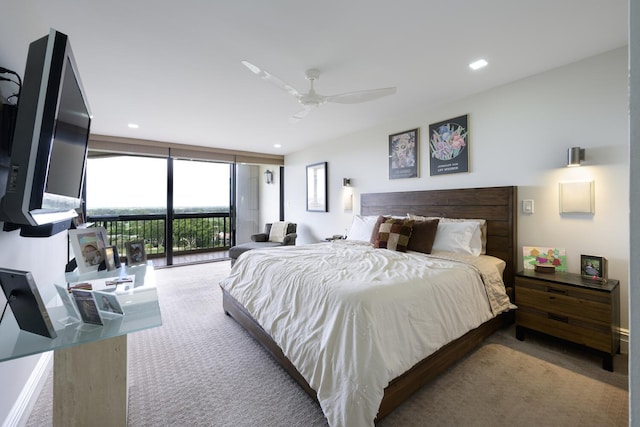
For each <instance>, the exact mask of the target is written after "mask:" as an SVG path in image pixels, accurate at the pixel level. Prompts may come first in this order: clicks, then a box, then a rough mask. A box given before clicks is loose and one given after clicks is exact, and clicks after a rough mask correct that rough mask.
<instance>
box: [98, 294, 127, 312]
mask: <svg viewBox="0 0 640 427" xmlns="http://www.w3.org/2000/svg"><path fill="white" fill-rule="evenodd" d="M93 296H94V297H95V299H96V303H97V304H98V310H100V311H104V312H107V313H113V314H124V312H123V311H122V306H121V305H120V301H118V298H117V297H116V296H115V294H113V293H110V292H100V291H94V292H93Z"/></svg>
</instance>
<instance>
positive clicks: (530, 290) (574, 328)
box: [515, 270, 620, 371]
mask: <svg viewBox="0 0 640 427" xmlns="http://www.w3.org/2000/svg"><path fill="white" fill-rule="evenodd" d="M619 284H620V282H619V281H618V280H615V279H607V280H603V281H598V280H593V279H587V278H583V277H582V276H580V275H579V274H572V273H560V272H556V273H537V272H535V271H533V270H524V271H521V272H519V273H517V274H516V283H515V294H516V298H515V304H516V305H517V306H518V309H517V310H516V338H518V339H519V340H520V341H522V340H524V331H525V329H532V330H536V331H539V332H543V333H545V334H548V335H553V336H555V337H558V338H562V339H565V340H567V341H571V342H574V343H577V344H581V345H584V346H586V347H589V348H592V349H595V350H598V351H600V352H602V353H603V361H602V368H603V369H606V370H608V371H613V356H614V354H616V353H619V352H620V287H619Z"/></svg>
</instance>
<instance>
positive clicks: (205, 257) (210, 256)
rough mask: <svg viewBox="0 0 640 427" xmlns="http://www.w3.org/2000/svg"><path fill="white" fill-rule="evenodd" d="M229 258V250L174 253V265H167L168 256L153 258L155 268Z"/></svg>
mask: <svg viewBox="0 0 640 427" xmlns="http://www.w3.org/2000/svg"><path fill="white" fill-rule="evenodd" d="M228 259H229V251H215V252H205V253H200V254H192V255H174V256H173V265H170V266H167V259H166V258H152V259H151V261H152V262H153V266H154V267H155V268H163V267H172V266H177V265H186V264H199V263H203V262H213V261H225V260H228Z"/></svg>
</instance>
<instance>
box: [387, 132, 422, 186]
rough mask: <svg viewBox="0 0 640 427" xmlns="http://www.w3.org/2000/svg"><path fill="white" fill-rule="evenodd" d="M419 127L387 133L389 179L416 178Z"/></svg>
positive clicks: (418, 158) (418, 159) (418, 160)
mask: <svg viewBox="0 0 640 427" xmlns="http://www.w3.org/2000/svg"><path fill="white" fill-rule="evenodd" d="M419 146H420V134H419V128H417V129H411V130H406V131H404V132H398V133H394V134H393V135H389V179H401V178H418V175H419V174H418V166H419V162H420V156H419V154H420V151H419Z"/></svg>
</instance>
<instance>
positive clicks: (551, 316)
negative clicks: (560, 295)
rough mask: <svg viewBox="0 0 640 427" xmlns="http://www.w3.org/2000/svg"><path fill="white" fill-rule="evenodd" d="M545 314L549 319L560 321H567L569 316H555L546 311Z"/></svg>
mask: <svg viewBox="0 0 640 427" xmlns="http://www.w3.org/2000/svg"><path fill="white" fill-rule="evenodd" d="M547 316H548V317H549V319H551V320H556V321H558V322H562V323H569V318H568V317H565V316H556V315H555V314H551V313H548V314H547Z"/></svg>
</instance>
